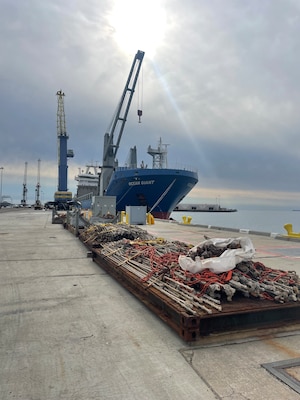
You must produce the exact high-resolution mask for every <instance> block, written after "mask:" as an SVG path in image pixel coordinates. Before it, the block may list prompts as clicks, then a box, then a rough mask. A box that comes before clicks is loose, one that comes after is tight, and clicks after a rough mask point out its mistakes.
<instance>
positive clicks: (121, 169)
mask: <svg viewBox="0 0 300 400" xmlns="http://www.w3.org/2000/svg"><path fill="white" fill-rule="evenodd" d="M131 169H162V168H152V166H147V165H146V166H144V167H141V166H139V167H130V166H128V167H126V166H125V167H116V168H115V170H116V171H126V170H131ZM166 169H178V170H180V171H190V172H198V170H197V168H193V167H191V166H187V165H179V164H175V165H173V166H172V165H169V164H168V167H166Z"/></svg>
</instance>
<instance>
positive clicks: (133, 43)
mask: <svg viewBox="0 0 300 400" xmlns="http://www.w3.org/2000/svg"><path fill="white" fill-rule="evenodd" d="M160 3H161V0H126V1H124V0H116V1H115V3H114V6H113V9H112V14H111V16H110V24H111V26H112V28H113V30H114V36H115V40H116V42H117V43H118V45H119V46H120V48H121V49H122V50H123V51H125V52H128V53H134V52H135V51H136V50H138V49H139V50H143V51H145V52H146V53H147V58H151V57H153V56H154V54H155V52H156V50H157V48H158V47H159V45H160V43H161V41H162V40H163V37H164V33H165V26H166V14H165V11H164V9H163V8H162V6H161V4H160Z"/></svg>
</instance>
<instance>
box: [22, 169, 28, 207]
mask: <svg viewBox="0 0 300 400" xmlns="http://www.w3.org/2000/svg"><path fill="white" fill-rule="evenodd" d="M27 165H28V162H27V161H26V162H25V169H24V181H23V197H22V200H21V204H22V206H24V207H25V206H26V205H27Z"/></svg>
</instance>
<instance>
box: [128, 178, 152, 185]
mask: <svg viewBox="0 0 300 400" xmlns="http://www.w3.org/2000/svg"><path fill="white" fill-rule="evenodd" d="M153 183H154V179H152V180H149V181H131V182H128V185H129V186H138V185H153Z"/></svg>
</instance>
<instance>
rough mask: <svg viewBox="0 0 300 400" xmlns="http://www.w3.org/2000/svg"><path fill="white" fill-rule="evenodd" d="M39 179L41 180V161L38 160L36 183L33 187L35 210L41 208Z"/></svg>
mask: <svg viewBox="0 0 300 400" xmlns="http://www.w3.org/2000/svg"><path fill="white" fill-rule="evenodd" d="M40 178H41V160H40V159H38V170H37V182H36V187H35V204H34V209H35V210H41V209H42V208H43V207H42V203H41V200H40V188H41V184H40Z"/></svg>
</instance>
